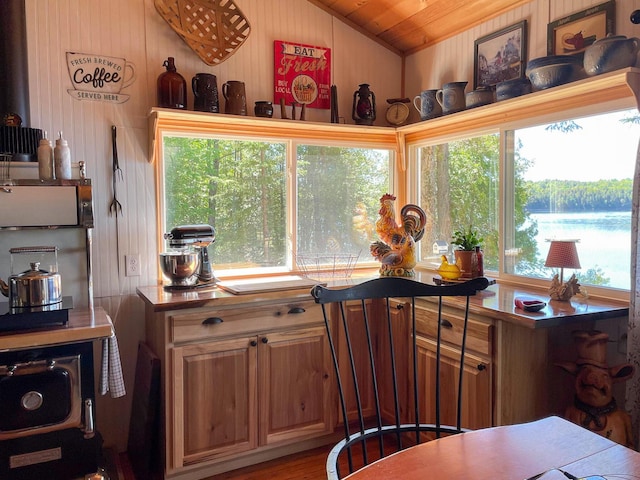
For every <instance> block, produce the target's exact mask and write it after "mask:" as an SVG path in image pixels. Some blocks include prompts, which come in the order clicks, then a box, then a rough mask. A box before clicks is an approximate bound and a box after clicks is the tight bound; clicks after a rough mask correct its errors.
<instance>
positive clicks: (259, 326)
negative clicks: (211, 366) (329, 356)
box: [170, 300, 324, 343]
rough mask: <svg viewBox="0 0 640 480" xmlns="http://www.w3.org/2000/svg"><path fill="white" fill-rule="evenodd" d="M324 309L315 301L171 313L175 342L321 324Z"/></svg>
mask: <svg viewBox="0 0 640 480" xmlns="http://www.w3.org/2000/svg"><path fill="white" fill-rule="evenodd" d="M323 322H324V320H323V317H322V308H321V307H320V305H318V304H316V303H315V302H314V301H313V300H311V301H308V302H305V301H302V302H301V301H294V302H290V303H286V302H285V303H278V304H270V305H264V304H263V305H259V306H251V307H240V308H238V307H228V308H206V309H197V310H195V309H192V310H189V311H188V312H187V311H185V312H184V313H179V312H176V313H175V314H172V315H170V328H171V341H172V342H174V343H180V342H188V341H193V340H201V339H205V338H212V337H225V336H229V335H246V334H253V333H259V332H260V333H264V332H268V331H270V330H273V329H279V328H286V327H299V326H308V325H314V324H322V323H323Z"/></svg>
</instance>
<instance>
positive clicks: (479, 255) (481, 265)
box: [476, 247, 484, 277]
mask: <svg viewBox="0 0 640 480" xmlns="http://www.w3.org/2000/svg"><path fill="white" fill-rule="evenodd" d="M476 261H477V263H478V276H479V277H484V253H483V252H482V249H481V248H480V247H476Z"/></svg>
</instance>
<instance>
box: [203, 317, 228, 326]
mask: <svg viewBox="0 0 640 480" xmlns="http://www.w3.org/2000/svg"><path fill="white" fill-rule="evenodd" d="M222 322H224V320H223V319H221V318H220V317H209V318H205V319H204V320H203V321H202V325H217V324H218V323H222Z"/></svg>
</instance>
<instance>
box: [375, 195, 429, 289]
mask: <svg viewBox="0 0 640 480" xmlns="http://www.w3.org/2000/svg"><path fill="white" fill-rule="evenodd" d="M395 199H396V197H394V196H393V195H391V194H389V193H386V194H384V195H383V196H382V197H381V198H380V205H381V206H380V210H379V211H378V213H379V215H380V218H379V219H378V221H377V222H376V233H377V234H378V236H379V237H380V240H378V241H376V242H373V243H372V244H371V246H370V248H369V250H370V251H371V255H373V256H374V257H375V259H376V260H378V261H380V263H381V264H382V265H381V266H380V275H381V276H383V277H413V276H414V275H415V273H414V271H413V267H415V266H416V263H417V255H416V248H417V247H416V242H418V241H419V240H420V239H421V238H422V235H423V234H424V227H425V224H426V222H427V215H426V214H425V213H424V210H422V208H420V207H419V206H417V205H413V204H408V205H405V206H404V207H402V210H400V217H401V219H402V220H401V223H400V224H398V223H397V222H396V216H395V210H394V208H393V202H394V201H395Z"/></svg>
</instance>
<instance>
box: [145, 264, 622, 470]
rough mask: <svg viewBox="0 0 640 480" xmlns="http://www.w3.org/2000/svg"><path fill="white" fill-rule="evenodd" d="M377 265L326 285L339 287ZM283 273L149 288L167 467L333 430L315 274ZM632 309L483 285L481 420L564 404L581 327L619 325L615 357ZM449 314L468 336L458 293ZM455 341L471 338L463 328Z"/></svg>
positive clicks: (426, 308)
mask: <svg viewBox="0 0 640 480" xmlns="http://www.w3.org/2000/svg"><path fill="white" fill-rule="evenodd" d="M374 276H375V272H369V273H368V274H365V275H354V276H353V277H352V278H350V279H346V280H330V281H327V282H323V283H326V284H328V285H329V286H331V287H336V288H340V287H344V286H348V285H354V284H357V283H361V282H364V281H367V280H369V279H371V278H374ZM416 280H418V281H424V282H426V283H432V282H433V280H434V274H433V273H431V272H419V273H418V276H417V278H416ZM279 281H280V282H281V283H282V282H283V280H282V279H280V280H278V279H262V280H260V279H253V280H245V281H243V282H244V283H243V282H236V283H235V284H234V283H233V282H223V284H224V287H225V288H221V287H214V288H211V287H209V288H206V289H203V290H197V289H196V290H179V291H168V290H166V289H164V288H163V287H162V286H148V287H140V288H138V289H137V293H138V295H139V296H140V298H141V299H142V300H143V302H144V305H145V323H146V341H147V344H148V345H149V347H150V348H151V350H152V351H153V352H154V353H155V354H156V355H157V356H158V357H159V359H160V365H161V391H162V415H161V416H162V452H161V454H160V455H159V458H161V459H162V465H159V466H158V470H159V471H160V472H162V476H163V478H167V479H181V480H197V479H202V478H207V477H210V476H213V475H217V474H220V473H222V472H225V471H228V470H233V469H236V468H240V467H242V466H246V465H251V464H254V463H258V462H262V461H265V460H268V459H271V458H276V457H279V456H283V455H287V454H291V453H294V452H297V451H301V450H305V449H310V448H314V447H316V446H319V445H322V444H329V443H333V442H334V441H335V439H336V436H335V434H334V432H335V431H336V428H337V427H338V421H339V415H338V406H337V397H336V396H335V390H334V388H335V387H334V384H333V380H332V379H333V377H334V374H333V371H332V367H331V353H330V352H329V351H328V346H327V342H326V329H325V326H324V318H323V315H322V311H321V308H320V305H318V304H316V303H315V302H314V300H313V298H312V297H311V295H310V290H311V286H312V285H313V283H314V282H308V281H306V279H301V281H302V284H298V283H296V282H295V281H294V282H293V283H287V284H286V287H283V288H279V287H280V286H279V285H277V283H278V282H279ZM289 281H291V280H289ZM286 282H287V281H284V283H286ZM283 285H284V284H283ZM234 291H235V292H239V293H232V292H234ZM518 296H526V297H528V298H536V299H539V300H542V301H545V302H547V306H546V307H545V308H544V309H543V310H541V311H540V312H536V313H530V312H525V311H523V310H520V309H518V308H516V307H515V305H514V298H516V297H518ZM420 308H421V309H422V310H423V314H422V315H423V316H422V318H423V319H424V320H423V321H421V322H420V324H419V326H418V330H419V331H418V332H417V333H418V334H419V335H421V336H424V337H426V338H430V336H431V335H432V326H431V325H430V323H429V322H430V321H431V320H430V318H431V317H430V315H431V313H430V312H432V310H433V303H432V302H430V301H428V300H425V301H423V302H422V303H421V305H420ZM354 312H355V313H354V314H355V315H357V310H356V309H354ZM628 312H629V309H628V305H627V304H624V303H622V302H613V301H605V300H599V299H594V298H587V299H581V298H577V297H574V299H572V301H571V302H551V301H549V297H548V295H547V293H546V291H544V290H535V289H529V288H527V289H525V288H522V287H517V286H511V285H507V284H500V283H497V284H494V285H490V286H489V287H488V288H487V289H486V290H484V291H482V292H478V294H477V295H476V296H474V297H472V299H471V314H470V318H469V339H468V358H469V359H470V361H469V364H468V365H467V363H466V361H465V372H467V371H468V372H469V375H470V376H471V377H470V378H471V381H470V385H472V390H473V391H471V392H469V398H470V399H472V400H471V401H474V402H476V403H477V405H478V407H477V408H476V409H475V411H477V412H478V414H477V416H476V417H475V418H474V419H473V422H474V426H475V427H477V426H478V425H479V426H493V425H506V424H513V423H521V422H526V421H531V420H536V419H539V418H542V417H545V416H548V415H550V414H557V415H562V414H563V412H564V408H566V406H567V405H568V404H569V403H570V402H572V400H573V378H572V377H571V376H569V375H568V374H567V373H566V372H564V371H563V370H561V369H560V368H558V367H556V366H555V364H556V363H557V362H564V361H573V360H575V358H576V351H575V347H574V344H573V337H572V332H573V331H574V330H591V329H598V330H602V331H605V332H607V333H609V335H610V339H611V342H610V343H611V352H610V354H611V356H612V357H611V361H612V362H614V361H617V358H614V357H615V356H616V355H617V356H618V357H620V356H623V352H624V346H625V343H626V342H625V341H624V333H625V331H626V323H627V317H628ZM445 314H446V315H447V317H446V318H447V319H448V320H450V322H449V323H450V324H451V325H453V327H452V328H453V329H454V330H452V334H451V335H450V338H451V339H456V338H459V336H458V335H457V334H456V331H457V330H455V329H457V328H459V325H460V304H459V303H456V302H455V301H453V302H448V303H446V304H445ZM450 347H451V349H452V350H455V349H456V348H459V346H458V345H456V343H455V340H452V341H451V345H450ZM621 394H622V395H623V394H624V390H622V393H621ZM623 400H624V399H623V397H619V398H618V402H619V403H620V402H623Z"/></svg>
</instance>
